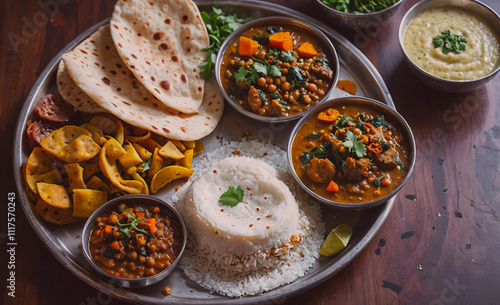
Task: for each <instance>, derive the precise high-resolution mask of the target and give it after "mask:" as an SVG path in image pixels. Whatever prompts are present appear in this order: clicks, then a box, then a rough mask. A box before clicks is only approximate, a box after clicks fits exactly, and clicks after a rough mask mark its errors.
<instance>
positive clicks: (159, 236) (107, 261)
mask: <svg viewBox="0 0 500 305" xmlns="http://www.w3.org/2000/svg"><path fill="white" fill-rule="evenodd" d="M186 241H187V231H186V226H185V224H184V221H183V220H182V218H181V216H180V215H179V213H178V212H177V211H176V210H175V209H174V208H173V207H172V206H170V205H169V204H167V203H165V202H164V201H162V200H161V199H158V198H156V197H152V196H148V195H125V196H122V197H118V198H114V199H112V200H110V201H108V202H106V203H105V204H104V205H102V206H101V207H100V208H99V209H97V210H96V211H95V212H94V213H93V214H92V216H91V217H90V218H89V219H88V220H87V222H86V224H85V226H84V228H83V233H82V246H83V250H84V255H85V258H86V259H87V260H88V262H89V263H90V265H91V266H92V267H93V268H94V269H95V270H96V271H97V273H99V274H100V275H101V276H103V277H106V278H108V279H109V280H110V282H111V283H112V284H115V285H118V286H122V287H127V288H138V287H144V286H147V285H151V284H154V283H156V282H159V281H160V280H162V279H164V278H165V277H166V276H167V275H168V274H170V272H172V270H173V269H174V267H175V265H176V264H177V262H178V261H179V259H180V257H181V255H182V253H183V252H184V248H185V246H186Z"/></svg>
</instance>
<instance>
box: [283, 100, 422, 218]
mask: <svg viewBox="0 0 500 305" xmlns="http://www.w3.org/2000/svg"><path fill="white" fill-rule="evenodd" d="M350 102H352V103H360V104H364V105H366V106H371V107H375V108H378V109H381V110H383V111H384V112H385V113H386V114H389V115H391V116H392V117H394V119H396V120H397V121H398V123H399V124H400V125H401V127H403V129H404V130H405V132H406V136H407V138H408V141H409V146H410V149H411V152H410V157H409V161H410V162H409V166H408V172H407V173H406V175H405V176H404V178H403V180H402V181H401V183H400V184H399V185H398V186H397V187H396V188H395V189H394V190H393V191H392V192H391V193H389V194H387V195H385V196H384V197H381V198H378V199H376V200H371V201H366V202H360V203H344V202H338V201H333V200H329V199H326V198H324V197H321V196H319V195H318V194H316V193H314V192H313V191H312V190H310V189H309V188H308V187H307V186H306V185H305V184H304V183H303V182H302V180H300V177H299V176H298V175H297V172H296V171H295V168H294V167H293V159H292V144H293V141H294V140H295V136H296V135H297V131H298V130H299V129H300V128H301V127H302V126H303V125H304V123H305V122H306V121H307V120H308V119H309V118H310V117H311V116H312V115H314V114H315V113H317V112H318V111H321V110H323V109H326V108H328V107H330V106H331V105H332V104H344V105H347V104H349V103H350ZM287 160H288V166H289V168H290V172H291V173H292V175H293V177H294V179H295V180H296V181H297V183H298V184H299V185H300V187H301V188H302V189H303V190H305V191H306V192H307V193H308V194H309V195H311V196H312V197H313V198H314V199H316V200H317V201H319V202H321V203H322V204H325V205H327V206H330V207H335V208H341V209H350V210H362V209H367V208H372V207H375V206H378V205H380V204H383V203H385V202H387V201H388V200H389V199H391V198H392V197H394V196H396V195H397V194H398V193H399V191H400V190H401V188H402V187H403V186H404V185H405V184H406V183H407V182H408V180H409V178H410V176H411V174H412V172H413V168H414V167H415V161H416V144H415V137H414V136H413V132H412V130H411V128H410V125H409V124H408V122H406V120H405V119H404V118H403V116H402V115H401V114H399V113H398V112H397V111H396V110H395V109H394V108H392V107H390V106H388V105H386V104H384V103H382V102H380V101H378V100H375V99H372V98H368V97H363V96H356V95H354V96H350V97H339V98H333V99H329V100H327V101H325V102H323V103H321V104H318V105H316V106H315V107H314V108H312V109H311V110H310V111H309V112H308V114H307V115H305V116H303V117H302V118H301V119H300V120H299V121H298V122H297V123H296V124H295V126H294V128H293V130H292V132H291V135H290V138H289V139H288V146H287Z"/></svg>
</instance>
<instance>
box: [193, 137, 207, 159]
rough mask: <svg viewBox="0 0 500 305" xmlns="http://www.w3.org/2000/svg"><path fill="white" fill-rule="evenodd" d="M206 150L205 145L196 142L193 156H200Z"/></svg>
mask: <svg viewBox="0 0 500 305" xmlns="http://www.w3.org/2000/svg"><path fill="white" fill-rule="evenodd" d="M204 150H205V145H203V143H202V142H201V141H199V140H196V141H195V145H194V151H193V156H195V157H196V156H198V155H199V154H201V153H202V152H203V151H204Z"/></svg>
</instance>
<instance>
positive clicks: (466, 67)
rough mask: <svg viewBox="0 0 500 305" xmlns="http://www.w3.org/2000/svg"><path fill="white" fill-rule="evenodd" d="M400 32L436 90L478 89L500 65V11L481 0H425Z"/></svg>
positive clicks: (409, 57) (406, 50) (413, 63)
mask: <svg viewBox="0 0 500 305" xmlns="http://www.w3.org/2000/svg"><path fill="white" fill-rule="evenodd" d="M398 37H399V44H400V47H401V50H402V51H403V54H404V57H405V60H406V62H407V63H408V65H409V67H410V69H411V71H412V72H413V73H414V74H415V75H416V76H417V77H418V78H419V79H420V80H421V81H422V82H423V83H425V84H426V85H428V86H430V87H433V88H435V89H437V90H441V91H445V92H452V93H460V92H469V91H473V90H476V89H478V88H480V87H482V86H484V85H485V84H486V83H487V82H488V81H490V80H491V79H492V78H494V77H495V76H496V75H497V74H498V71H500V16H499V15H498V14H497V13H496V12H495V11H494V10H492V9H491V8H490V7H488V6H487V5H485V4H483V3H481V2H479V1H476V0H473V1H455V0H426V1H420V2H418V3H416V4H415V5H414V6H413V7H412V8H410V9H409V10H408V11H407V12H406V14H405V15H404V17H403V18H402V20H401V23H400V26H399V34H398Z"/></svg>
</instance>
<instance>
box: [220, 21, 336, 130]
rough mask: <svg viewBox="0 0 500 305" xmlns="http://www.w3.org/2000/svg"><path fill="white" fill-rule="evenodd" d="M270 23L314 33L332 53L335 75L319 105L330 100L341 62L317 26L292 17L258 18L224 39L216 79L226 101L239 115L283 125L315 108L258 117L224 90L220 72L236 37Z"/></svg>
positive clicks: (330, 43) (331, 44)
mask: <svg viewBox="0 0 500 305" xmlns="http://www.w3.org/2000/svg"><path fill="white" fill-rule="evenodd" d="M270 21H274V23H281V24H289V25H293V26H297V27H300V28H302V29H304V30H306V31H309V32H312V33H313V34H314V35H315V36H318V38H319V39H320V40H321V41H322V42H323V43H324V44H325V45H326V47H327V49H329V51H331V53H332V54H331V56H332V57H333V58H332V59H333V61H334V64H335V74H334V76H333V81H332V84H331V86H330V88H329V89H328V90H327V92H325V96H324V97H323V98H322V99H321V100H319V101H318V102H317V105H319V104H321V103H323V102H324V101H325V100H327V99H328V97H329V95H330V94H331V92H332V91H333V89H334V88H335V86H336V84H337V81H338V78H339V75H340V62H339V56H338V53H337V50H336V49H335V46H334V45H333V43H332V42H331V40H330V39H329V38H328V37H327V36H326V34H325V33H323V31H321V30H320V29H319V28H318V27H317V26H315V25H313V24H310V23H309V22H307V21H303V20H300V19H296V18H291V17H283V16H269V17H263V18H258V19H254V20H252V21H249V22H247V23H245V24H243V25H242V26H241V27H239V28H238V29H237V30H236V31H234V32H232V33H231V34H230V35H229V36H228V37H226V39H224V42H223V43H222V45H221V47H220V49H219V52H218V54H217V58H216V60H215V78H216V80H217V84H218V86H219V88H220V90H221V92H222V95H223V96H224V99H225V100H226V101H227V102H228V103H229V104H230V105H231V106H232V107H233V108H234V109H235V110H236V111H238V112H239V113H241V114H243V115H245V116H247V117H249V118H252V119H255V120H258V121H262V122H268V123H281V122H288V121H292V120H296V119H299V118H300V117H302V116H304V115H305V114H306V113H308V112H309V111H310V110H311V109H312V108H313V107H311V108H309V109H307V110H306V111H303V112H301V113H297V114H294V115H291V116H285V117H267V116H262V115H258V114H256V113H253V112H250V111H248V110H246V109H244V108H243V107H241V106H239V105H237V104H236V103H235V102H234V101H233V99H231V97H230V96H229V95H228V94H227V92H226V90H224V86H223V85H222V80H221V76H220V70H221V63H222V58H223V57H224V53H225V51H226V50H227V48H228V47H229V45H231V44H232V43H233V42H234V41H235V37H238V36H239V35H241V33H243V32H245V31H247V30H249V29H250V28H251V27H253V26H255V25H262V24H266V23H268V22H270Z"/></svg>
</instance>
